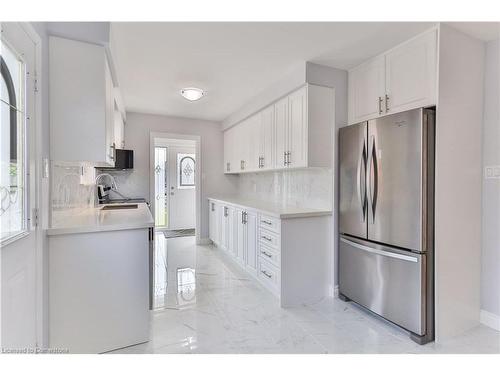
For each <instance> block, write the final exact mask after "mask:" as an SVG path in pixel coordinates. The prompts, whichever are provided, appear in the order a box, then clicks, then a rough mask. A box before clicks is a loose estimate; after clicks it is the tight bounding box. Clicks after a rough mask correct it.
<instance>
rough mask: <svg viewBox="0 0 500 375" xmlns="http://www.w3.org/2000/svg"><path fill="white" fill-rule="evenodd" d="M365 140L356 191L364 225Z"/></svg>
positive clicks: (364, 140)
mask: <svg viewBox="0 0 500 375" xmlns="http://www.w3.org/2000/svg"><path fill="white" fill-rule="evenodd" d="M366 159H367V154H366V139H364V138H363V146H362V151H361V155H360V156H359V161H358V171H357V172H358V173H357V191H358V199H359V202H360V204H361V218H362V220H361V222H362V223H364V222H365V220H366V206H367V198H366Z"/></svg>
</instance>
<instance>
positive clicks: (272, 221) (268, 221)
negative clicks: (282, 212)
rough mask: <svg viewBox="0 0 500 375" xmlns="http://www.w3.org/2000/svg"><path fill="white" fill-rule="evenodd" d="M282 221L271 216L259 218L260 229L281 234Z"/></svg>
mask: <svg viewBox="0 0 500 375" xmlns="http://www.w3.org/2000/svg"><path fill="white" fill-rule="evenodd" d="M280 224H281V223H280V219H277V218H275V217H271V216H266V215H260V218H259V227H261V228H264V229H267V230H270V231H273V232H276V233H280V230H281V225H280Z"/></svg>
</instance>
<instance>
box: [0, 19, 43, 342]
mask: <svg viewBox="0 0 500 375" xmlns="http://www.w3.org/2000/svg"><path fill="white" fill-rule="evenodd" d="M17 24H18V25H19V27H20V28H21V29H22V30H23V31H24V32H25V33H26V35H27V36H28V38H29V39H30V40H31V41H32V42H33V45H34V48H35V66H34V70H35V71H34V75H35V79H36V81H37V82H36V91H35V93H34V111H33V114H32V117H34V118H30V123H31V124H32V125H31V128H32V129H34V131H31V132H29V133H28V137H34V143H33V144H34V149H32V150H28V152H29V154H30V159H31V158H33V159H34V163H35V177H34V179H33V180H34V182H35V184H34V185H35V186H32V184H31V183H29V182H28V183H29V188H30V190H31V189H33V190H34V191H33V196H34V199H30V198H28V199H29V200H28V205H27V210H28V215H29V217H30V218H31V220H29V221H28V224H27V225H29V226H32V220H33V217H32V215H33V212H34V211H33V210H37V211H38V213H39V214H38V215H39V220H38V223H37V225H36V226H35V227H34V230H33V231H34V233H33V234H34V241H35V259H34V263H35V276H34V279H35V285H34V286H33V287H34V289H35V292H34V294H35V304H34V306H35V311H34V314H35V316H34V319H35V335H34V336H35V342H34V343H33V344H34V346H35V347H38V348H40V347H47V346H48V303H47V301H48V284H47V282H46V279H47V278H48V277H47V273H46V272H47V270H46V269H45V267H44V260H45V258H46V251H45V249H44V246H43V244H44V242H45V241H44V238H45V228H47V226H48V222H47V220H46V218H48V215H46V213H47V212H48V210H49V196H48V195H45V194H44V195H43V196H42V182H43V181H42V180H46V183H47V185H48V176H43V173H42V169H43V167H42V158H43V152H42V148H43V145H42V133H43V129H42V126H41V124H42V121H43V120H42V112H43V111H42V95H43V91H42V87H43V86H42V85H43V84H44V82H43V71H42V40H41V38H40V35H39V34H38V32H37V31H36V30H35V28H34V27H33V26H32V25H31V23H29V22H18V23H17ZM28 147H29V146H28ZM44 190H45V191H48V188H47V189H44ZM30 195H32V194H31V192H30ZM27 235H28V233H27V232H23V233H21V234H20V235H19V236H18V237H16V238H13V239H12V241H9V242H8V243H4V244H3V245H2V247H6V246H8V245H9V244H11V243H13V242H15V241H17V240H19V239H21V238H23V237H25V236H27ZM1 267H2V262H1V256H0V278H1V274H2V272H1ZM0 285H1V280H0ZM1 308H2V304H1V301H0V318H1V315H2V314H1ZM1 331H2V330H1V327H0V333H1ZM0 344H1V335H0Z"/></svg>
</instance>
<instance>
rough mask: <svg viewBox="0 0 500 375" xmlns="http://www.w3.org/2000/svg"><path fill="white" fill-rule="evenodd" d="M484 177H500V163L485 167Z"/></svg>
mask: <svg viewBox="0 0 500 375" xmlns="http://www.w3.org/2000/svg"><path fill="white" fill-rule="evenodd" d="M484 178H485V179H487V180H489V179H495V178H499V179H500V165H490V166H487V167H485V168H484Z"/></svg>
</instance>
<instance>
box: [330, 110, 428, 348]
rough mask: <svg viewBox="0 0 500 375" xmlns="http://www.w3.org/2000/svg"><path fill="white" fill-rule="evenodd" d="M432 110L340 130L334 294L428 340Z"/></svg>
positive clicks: (384, 118) (422, 340)
mask: <svg viewBox="0 0 500 375" xmlns="http://www.w3.org/2000/svg"><path fill="white" fill-rule="evenodd" d="M434 125H435V110H434V109H423V108H422V109H416V110H412V111H407V112H403V113H398V114H394V115H389V116H385V117H382V118H379V119H376V120H370V121H366V122H362V123H359V124H357V125H352V126H347V127H344V128H341V129H340V131H339V163H340V168H339V173H340V176H339V177H340V189H339V190H340V199H339V232H340V233H339V255H338V257H339V294H340V297H341V298H342V299H344V300H352V301H354V302H356V303H357V304H359V305H361V306H363V307H365V308H367V309H369V310H371V311H372V312H374V313H376V314H378V315H380V316H382V317H384V318H385V319H387V320H389V321H391V322H393V323H395V324H397V325H398V326H400V327H402V328H404V329H406V330H407V331H409V333H410V337H411V338H412V339H413V340H414V341H416V342H418V343H420V344H424V343H426V342H429V341H432V340H434V292H433V290H434V278H433V263H434V262H433V258H434V252H433V247H434V230H433V228H434V220H433V217H434Z"/></svg>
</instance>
